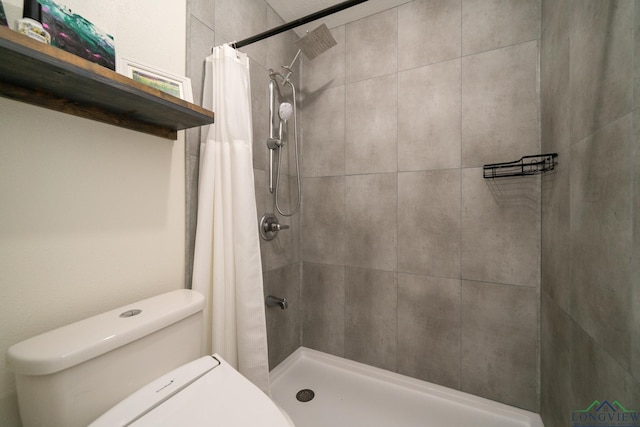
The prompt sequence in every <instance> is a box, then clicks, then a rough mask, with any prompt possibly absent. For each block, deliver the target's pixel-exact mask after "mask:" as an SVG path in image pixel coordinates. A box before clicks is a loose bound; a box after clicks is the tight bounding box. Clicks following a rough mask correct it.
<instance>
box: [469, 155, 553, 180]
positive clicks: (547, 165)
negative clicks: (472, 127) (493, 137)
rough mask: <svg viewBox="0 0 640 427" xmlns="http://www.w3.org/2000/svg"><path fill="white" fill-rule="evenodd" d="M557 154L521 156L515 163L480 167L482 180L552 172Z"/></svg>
mask: <svg viewBox="0 0 640 427" xmlns="http://www.w3.org/2000/svg"><path fill="white" fill-rule="evenodd" d="M557 157H558V153H549V154H538V155H536V156H523V157H522V158H521V159H520V160H516V161H515V162H505V163H493V164H490V165H484V166H483V167H482V174H483V176H484V178H506V177H513V176H527V175H536V174H540V173H545V172H548V171H552V170H553V169H555V167H556V158H557Z"/></svg>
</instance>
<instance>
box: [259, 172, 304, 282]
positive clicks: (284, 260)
mask: <svg viewBox="0 0 640 427" xmlns="http://www.w3.org/2000/svg"><path fill="white" fill-rule="evenodd" d="M268 179H269V178H268V172H267V176H266V180H265V183H264V184H265V187H266V186H267V181H268ZM262 191H264V192H265V194H266V209H265V211H266V212H270V213H274V214H276V216H277V217H278V219H279V221H280V224H284V225H288V226H289V228H288V229H284V230H281V231H280V232H279V233H278V236H277V237H276V238H275V239H273V240H270V241H267V242H265V253H266V257H267V270H275V269H278V268H280V267H284V266H286V265H290V264H294V263H297V262H299V261H301V259H300V233H301V230H300V215H299V214H295V215H293V216H290V217H283V216H282V215H280V214H279V213H277V211H276V208H275V197H274V194H271V193H269V192H268V190H266V189H263V190H262ZM297 198H298V190H297V182H296V178H295V177H290V176H286V175H285V176H281V177H280V188H279V190H278V206H280V208H281V209H282V210H283V211H284V212H285V213H289V212H291V210H292V209H293V208H294V207H295V204H296V200H297ZM266 212H262V213H260V216H262V215H263V214H264V213H266Z"/></svg>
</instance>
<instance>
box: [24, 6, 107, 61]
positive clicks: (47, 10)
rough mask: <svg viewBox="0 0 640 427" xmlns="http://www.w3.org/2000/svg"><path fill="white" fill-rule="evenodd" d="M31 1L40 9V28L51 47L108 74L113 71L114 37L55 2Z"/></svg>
mask: <svg viewBox="0 0 640 427" xmlns="http://www.w3.org/2000/svg"><path fill="white" fill-rule="evenodd" d="M30 1H31V2H32V3H35V4H38V5H40V6H41V7H42V26H43V27H44V29H45V30H47V31H48V32H49V34H50V35H51V45H52V46H55V47H58V48H60V49H62V50H66V51H67V52H69V53H73V54H74V55H77V56H79V57H81V58H84V59H86V60H87V61H91V62H95V63H96V64H99V65H102V66H103V67H107V68H109V69H110V70H115V69H116V48H115V44H114V40H113V36H111V35H109V34H107V33H106V32H104V31H102V30H101V29H100V28H98V27H96V26H95V25H94V24H93V23H91V22H90V21H89V20H87V19H86V18H84V17H83V16H80V15H78V14H77V13H74V12H72V11H71V9H69V8H68V7H66V6H63V5H61V4H58V3H56V1H54V0H38V1H37V2H36V1H34V0H30ZM25 4H26V2H25Z"/></svg>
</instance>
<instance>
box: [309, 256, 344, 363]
mask: <svg viewBox="0 0 640 427" xmlns="http://www.w3.org/2000/svg"><path fill="white" fill-rule="evenodd" d="M344 270H345V268H344V267H342V266H335V265H327V264H312V263H308V262H305V263H303V267H302V280H303V283H304V284H305V286H304V287H303V289H302V309H303V313H302V345H303V346H305V347H309V348H313V349H316V350H319V351H324V352H326V353H330V354H335V355H336V356H340V357H344V333H345V323H344V313H345V280H344V275H345V272H344Z"/></svg>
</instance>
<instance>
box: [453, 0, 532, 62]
mask: <svg viewBox="0 0 640 427" xmlns="http://www.w3.org/2000/svg"><path fill="white" fill-rule="evenodd" d="M539 25H540V0H519V1H513V0H462V54H463V55H469V54H472V53H478V52H483V51H487V50H491V49H497V48H500V47H504V46H509V45H513V44H517V43H523V42H528V41H530V40H537V39H538V28H539Z"/></svg>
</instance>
